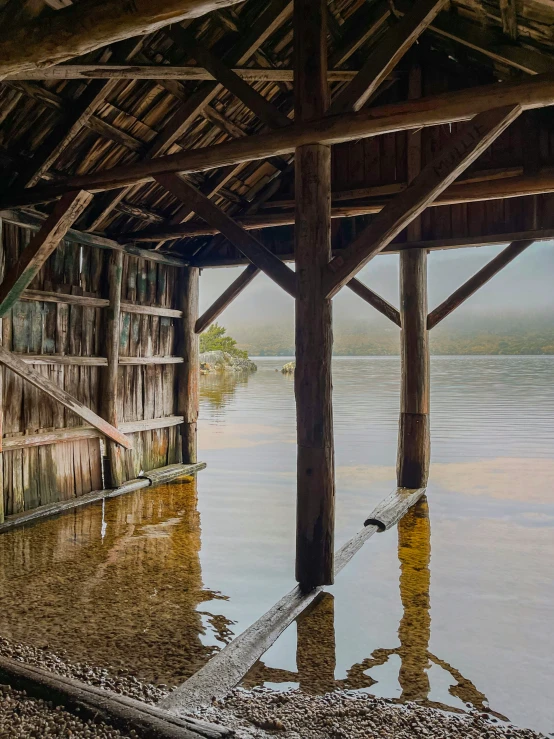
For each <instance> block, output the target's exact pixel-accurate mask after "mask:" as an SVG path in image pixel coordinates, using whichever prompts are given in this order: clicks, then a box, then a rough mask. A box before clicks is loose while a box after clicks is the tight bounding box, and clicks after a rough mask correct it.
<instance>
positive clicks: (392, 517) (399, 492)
mask: <svg viewBox="0 0 554 739" xmlns="http://www.w3.org/2000/svg"><path fill="white" fill-rule="evenodd" d="M424 495H425V488H416V489H415V490H412V489H410V488H397V489H396V490H393V492H392V493H391V494H390V495H389V497H388V498H385V500H382V501H381V503H379V505H378V506H377V507H376V508H374V509H373V511H372V512H371V513H370V514H369V516H368V517H367V518H366V520H365V522H364V526H377V528H378V529H379V531H387V530H388V529H391V528H392V527H393V526H396V524H397V523H398V522H399V521H400V519H401V518H402V517H403V516H404V514H405V513H406V512H407V511H409V510H410V508H411V507H412V506H413V505H415V504H416V503H417V501H418V500H419V499H420V498H422V497H423V496H424Z"/></svg>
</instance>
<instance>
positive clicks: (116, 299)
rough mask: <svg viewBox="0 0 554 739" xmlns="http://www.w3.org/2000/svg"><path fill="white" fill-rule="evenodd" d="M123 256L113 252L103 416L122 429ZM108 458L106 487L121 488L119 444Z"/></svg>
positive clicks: (109, 451)
mask: <svg viewBox="0 0 554 739" xmlns="http://www.w3.org/2000/svg"><path fill="white" fill-rule="evenodd" d="M123 256H124V255H123V252H122V251H115V250H114V251H112V252H111V254H110V260H109V265H108V298H109V301H110V304H109V306H108V307H107V308H106V312H107V317H108V320H107V326H106V356H107V358H108V366H107V367H106V369H105V370H104V382H103V388H102V392H103V414H104V418H105V419H106V421H108V423H111V424H112V426H115V427H116V428H117V425H118V421H119V419H118V375H119V372H118V370H119V342H120V326H121V283H122V280H123ZM106 451H107V455H108V466H109V467H108V476H109V478H110V479H109V480H107V482H106V484H107V485H109V486H110V487H117V486H118V485H121V484H122V483H123V482H125V471H124V460H123V454H124V452H123V450H122V449H121V447H120V446H119V444H115V443H114V442H113V441H110V440H109V439H106Z"/></svg>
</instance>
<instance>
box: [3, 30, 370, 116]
mask: <svg viewBox="0 0 554 739" xmlns="http://www.w3.org/2000/svg"><path fill="white" fill-rule="evenodd" d="M179 28H182V27H181V26H179ZM227 68H228V69H230V71H232V72H234V74H235V75H238V76H239V77H240V78H241V79H243V80H248V81H249V82H293V81H294V71H293V70H292V69H283V68H281V67H279V68H277V69H273V68H267V67H261V68H260V67H235V68H234V69H231V68H229V67H227ZM356 74H357V73H356V72H353V71H351V70H350V69H330V70H329V71H328V73H327V79H328V80H329V82H350V81H351V80H353V79H354V77H355V76H356ZM216 79H217V78H216V77H215V75H214V74H212V73H211V72H209V71H208V70H207V69H206V68H205V67H200V66H195V67H187V66H186V65H182V66H181V65H180V66H173V65H169V64H114V63H113V62H110V63H109V64H61V65H59V66H57V67H43V68H41V69H35V70H33V71H32V72H22V73H21V74H13V75H8V76H7V77H6V80H27V81H29V80H34V81H38V80H86V81H90V80H181V81H185V80H190V81H195V82H205V81H208V80H209V81H213V80H216ZM289 123H290V121H289Z"/></svg>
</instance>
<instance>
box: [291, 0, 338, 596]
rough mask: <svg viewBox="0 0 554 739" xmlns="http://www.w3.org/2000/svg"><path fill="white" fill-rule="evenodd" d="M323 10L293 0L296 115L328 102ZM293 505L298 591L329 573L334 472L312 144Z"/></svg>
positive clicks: (299, 195)
mask: <svg viewBox="0 0 554 739" xmlns="http://www.w3.org/2000/svg"><path fill="white" fill-rule="evenodd" d="M326 18H327V16H326V8H325V4H324V3H323V2H322V1H321V2H319V1H318V2H317V3H313V2H310V1H309V0H295V8H294V33H295V70H297V71H298V74H297V82H296V85H295V118H296V120H299V121H304V120H309V119H310V118H314V117H316V116H320V115H322V114H323V113H324V111H325V109H326V108H327V105H328V100H329V91H328V83H327V74H326V72H327V33H326ZM295 194H296V214H295V255H296V301H295V312H296V330H295V346H296V370H295V373H294V389H295V397H296V428H297V432H296V433H297V503H296V579H297V580H298V582H299V583H300V586H301V588H302V589H304V590H309V589H311V588H314V587H316V586H319V585H328V584H331V583H332V582H333V578H334V559H333V557H334V530H335V471H334V444H333V406H332V379H331V357H332V351H333V328H332V310H331V301H330V300H328V299H326V298H325V295H324V294H323V292H322V284H321V275H322V270H323V269H324V268H325V267H326V266H327V264H328V263H329V261H330V259H331V212H330V211H331V150H330V147H329V146H322V145H319V144H313V145H310V146H302V147H299V148H298V149H297V150H296V152H295Z"/></svg>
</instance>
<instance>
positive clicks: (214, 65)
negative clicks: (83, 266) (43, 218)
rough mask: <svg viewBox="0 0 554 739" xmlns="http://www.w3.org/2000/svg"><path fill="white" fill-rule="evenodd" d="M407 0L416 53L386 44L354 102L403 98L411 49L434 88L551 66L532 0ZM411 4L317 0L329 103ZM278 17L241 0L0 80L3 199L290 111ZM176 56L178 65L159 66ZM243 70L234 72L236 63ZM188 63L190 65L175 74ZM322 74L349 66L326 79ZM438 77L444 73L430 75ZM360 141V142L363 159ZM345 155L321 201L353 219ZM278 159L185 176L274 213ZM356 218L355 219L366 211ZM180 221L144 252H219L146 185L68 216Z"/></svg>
mask: <svg viewBox="0 0 554 739" xmlns="http://www.w3.org/2000/svg"><path fill="white" fill-rule="evenodd" d="M69 4H71V0H46V1H45V2H44V3H43V4H42V5H41V3H40V2H27V3H21V2H19V0H18V2H17V3H15V4H14V2H13V0H5V1H4V2H0V15H3V16H4V17H6V14H11V24H12V25H17V23H24V22H25V19H26V18H28V17H29V15H31V16H33V15H35V16H36V15H37V14H38V15H39V17H40V13H41V12H46V13H50V14H52V12H53V9H54V10H57V9H61V11H60V17H61V14H62V13H63V8H64V7H65V6H67V5H69ZM421 5H422V13H421V18H420V19H419V20H420V21H422V20H424V25H423V26H422V27H418V31H417V34H419V33H421V34H422V35H421V36H420V38H419V41H418V42H417V49H416V47H412V49H411V50H408V49H407V47H408V46H409V44H404V46H405V47H406V48H404V47H403V46H402V44H401V43H400V42H399V47H398V48H401V49H402V54H405V52H407V54H405V55H404V56H402V55H401V54H399V58H398V60H397V64H396V66H395V67H394V69H393V68H389V67H386V68H384V69H385V73H383V74H382V80H381V81H380V85H379V86H378V87H377V89H376V90H372V91H371V94H370V95H369V96H367V95H363V96H361V97H360V96H358V97H357V100H358V101H359V102H358V103H356V104H357V105H359V106H364V107H367V106H371V105H374V104H375V101H376V100H378V103H379V104H383V103H386V102H394V101H397V100H403V99H406V97H407V74H406V72H407V69H408V68H409V65H410V64H412V63H413V58H414V56H415V55H416V54H417V58H418V61H420V60H421V59H423V60H424V64H425V60H428V63H429V65H430V66H431V67H433V66H439V67H441V69H442V70H443V71H444V75H443V82H442V84H446V85H447V87H448V85H450V86H451V89H452V87H456V86H457V87H465V86H470V85H472V84H483V83H490V82H494V81H496V80H506V79H512V78H517V77H523V78H525V77H527V76H528V75H532V74H537V73H545V72H550V71H554V63H553V62H554V55H553V51H554V39H553V37H552V30H551V29H552V27H553V24H554V8H552V6H551V5H550V4H549V3H547V2H546V0H520V1H518V2H517V3H516V2H515V0H452V2H451V3H450V5H444V4H443V5H442V10H440V12H439V13H438V15H436V17H433V16H434V13H433V12H431V9H432V3H429V2H428V3H427V4H426V5H425V7H423V5H424V4H423V3H422V4H421ZM427 6H428V7H427ZM412 7H413V5H412V3H411V2H408V0H395V2H393V3H392V4H389V3H387V2H384V1H381V0H373V1H370V0H332V1H331V2H329V4H328V32H329V34H328V35H329V38H328V48H329V69H330V70H333V72H335V74H334V75H332V76H330V88H331V101H332V103H331V105H333V101H337V102H336V106H335V107H337V109H342V107H343V106H342V103H341V101H344V100H345V99H346V98H347V97H348V95H347V94H346V93H345V90H346V88H347V86H348V82H349V79H350V78H351V77H352V72H354V71H357V70H359V69H362V68H364V65H365V64H366V63H367V62H368V59H369V60H371V58H372V55H373V57H375V50H376V49H377V50H378V48H379V46H378V45H379V41H380V40H381V39H382V38H383V36H384V35H385V34H387V33H388V32H389V33H390V31H391V28H392V29H394V28H400V27H402V18H403V17H404V16H406V14H407V13H408V12H409V11H410V10H411V9H412ZM56 15H57V13H56ZM291 19H292V2H291V1H290V0H272V1H271V2H267V0H247V1H246V2H244V3H240V4H237V5H232V6H229V7H225V8H222V9H220V10H217V11H214V12H211V13H209V14H208V15H204V16H201V17H199V18H196V19H186V20H184V21H182V22H180V23H177V24H174V25H173V26H166V27H165V28H162V29H160V30H157V31H156V32H155V33H152V34H150V35H146V36H137V37H135V38H134V39H126V40H124V41H120V42H118V43H114V44H112V45H111V46H105V47H103V48H100V49H97V50H95V51H92V52H91V53H89V54H86V55H85V56H81V57H76V58H72V59H71V60H70V61H69V62H68V63H67V64H64V65H62V66H58V67H55V68H51V69H53V70H56V75H54V74H52V75H51V76H49V74H48V71H49V70H48V69H46V70H45V72H44V78H43V79H40V72H39V73H35V74H34V75H33V74H32V73H29V74H28V75H27V76H26V75H25V73H20V74H18V75H16V76H12V78H10V77H8V78H6V79H4V80H3V81H2V82H0V163H1V165H2V169H3V173H4V176H3V178H2V190H3V193H4V194H7V193H9V194H10V195H13V193H14V192H17V191H19V190H21V189H23V188H25V187H29V186H33V185H36V184H45V183H49V182H55V181H56V180H57V179H59V178H60V177H61V176H65V175H81V174H86V173H90V172H93V171H98V170H103V169H110V168H112V167H114V166H117V165H121V164H127V163H131V162H138V161H140V160H145V159H150V158H154V157H158V156H162V155H166V154H173V153H177V152H180V151H185V150H189V149H194V148H199V147H206V146H210V145H215V144H219V143H223V142H226V141H230V140H232V139H235V138H239V137H243V136H246V135H251V134H255V133H259V132H262V131H264V130H269V129H272V128H278V127H280V126H284V125H287V122H288V121H289V120H291V118H292V115H293V114H292V110H293V85H292V82H291V74H290V70H291V68H292V52H293V46H292V42H293V33H292V22H291ZM429 23H430V25H429ZM404 25H406V26H409V24H404ZM411 33H412V37H410V38H411V40H410V43H412V42H413V41H414V39H415V38H416V36H417V34H416V33H414V28H413V27H412V29H411ZM397 35H398V34H397ZM106 65H118V67H117V69H118V70H119V71H118V75H119V76H117V77H115V78H111V77H108V78H102V77H99V76H94V75H95V74H96V75H101V74H102V69H105V68H106ZM66 66H67V68H68V70H70V71H69V72H68V78H64V77H63V72H60V73H59V75H58V70H63V69H64V67H66ZM156 66H159V67H161V68H162V69H164V68H165V70H164V73H163V75H162V74H160V78H159V79H150V78H149V79H145V78H144V74H146V73H145V72H144V71H137V72H136V78H135V77H134V76H133V67H135V68H137V69H138V70H144V69H148V70H149V71H148V73H147V74H148V75H149V76H150V75H152V76H154V75H155V70H153V68H154V67H156ZM389 66H390V65H389ZM176 67H179V68H181V69H185V70H192V71H189V72H187V73H185V72H181V73H179V71H176V72H175V74H174V75H171V74H170V73H168V69H169V68H176ZM243 68H247V69H249V70H250V72H249V73H242V72H241V71H240V70H241V69H243ZM194 69H199V70H200V71H201V74H200V75H197V76H196V78H192V79H191V77H195V75H194V73H193V72H194ZM87 70H88V71H87ZM237 70H238V72H237ZM278 70H281V73H280V74H277V71H278ZM264 71H265V72H267V74H266V75H264ZM338 72H343V73H344V72H350V75H343V76H342V77H341V76H340V75H339V74H338ZM187 74H188V75H189V76H187ZM88 75H92V78H89V77H88ZM449 75H450V76H449ZM264 77H265V78H264ZM445 77H446V78H448V79H450V80H451V82H445V81H444V78H445ZM244 78H246V79H244ZM464 81H465V83H464ZM437 91H439V90H437ZM433 92H435V90H433ZM331 109H332V110H333V108H331ZM547 112H548V114H549V113H550V111H547ZM383 139H386V137H383ZM437 145H438V143H437ZM345 146H346V145H345ZM392 146H393V148H394V150H388V151H387V143H386V141H382V142H381V154H380V158H381V162H380V165H379V166H380V175H379V179H377V180H376V181H375V183H374V189H376V190H375V193H374V194H373V195H372V194H371V193H369V192H368V190H369V189H371V188H368V187H365V189H364V193H363V197H364V198H365V200H364V202H365V203H366V204H368V203H369V204H368V205H367V208H368V210H366V211H365V213H372V212H377V211H378V210H379V209H380V208H381V207H382V205H383V197H387V196H389V195H393V194H394V191H393V190H391V191H390V192H387V193H385V192H384V191H383V188H382V185H383V183H388V185H387V186H388V187H389V189H390V188H391V187H394V186H396V188H397V190H396V191H398V189H401V187H403V186H404V185H403V184H402V183H404V179H403V177H402V171H401V170H402V166H404V165H401V163H400V159H401V158H402V157H403V156H405V153H403V152H402V151H399V146H400V144H399V143H398V140H396V143H394V142H393V143H392ZM350 147H351V148H352V145H350ZM335 148H336V149H337V148H338V147H335ZM344 151H345V152H347V148H345V149H344ZM368 151H369V145H366V147H365V149H364V157H365V158H366V159H367V157H368V156H369V155H368ZM345 156H350V160H349V161H348V162H346V163H345V162H344V161H342V163H341V167H342V170H341V171H342V172H343V173H344V176H343V175H341V171H339V170H340V167H339V166H338V165H336V166H335V173H334V177H335V180H336V179H337V178H338V179H339V180H340V177H341V176H343V179H344V180H345V181H346V182H347V183H348V184H347V186H346V187H343V188H342V189H341V193H342V196H341V197H340V202H339V196H340V195H341V193H337V202H336V203H335V205H336V206H338V205H340V206H343V207H345V208H346V207H348V206H352V207H353V208H354V210H353V211H352V212H351V213H348V214H346V215H354V214H355V212H354V211H355V207H354V206H355V204H357V203H358V204H359V202H360V196H361V194H360V193H354V192H352V191H351V192H350V193H349V192H348V188H353V185H351V184H350V183H355V182H356V180H357V177H358V173H357V171H356V168H357V167H358V166H360V163H359V161H358V160H357V158H356V156H352V155H351V154H348V155H345ZM336 159H337V157H335V160H336ZM343 159H344V158H343ZM358 159H359V157H358ZM387 161H389V162H392V165H391V166H392V167H393V168H394V167H396V170H395V175H394V177H393V178H392V179H391V178H390V177H389V178H387V177H386V173H385V172H384V171H383V170H384V168H385V167H386V166H387V165H386V164H384V163H383V162H387ZM395 162H396V164H395ZM507 164H509V162H507ZM366 167H367V165H366ZM479 168H480V169H486V167H483V166H481V165H479ZM292 169H293V157H292V155H285V156H281V157H272V158H270V159H267V160H265V161H256V162H246V163H240V164H237V165H232V166H228V167H222V168H219V169H217V170H213V171H210V172H207V173H204V174H199V173H198V174H192V175H189V182H190V184H191V185H192V186H194V187H195V188H196V190H198V191H199V192H200V193H201V194H203V195H204V196H206V197H207V198H209V199H210V200H211V201H212V202H213V203H214V205H216V206H219V208H220V209H222V210H224V211H226V212H227V213H228V214H229V215H232V216H233V217H235V218H238V219H245V218H246V219H248V218H252V217H254V216H260V217H262V216H264V214H265V216H264V217H266V219H267V214H270V215H274V214H277V213H281V214H282V217H283V220H284V221H285V222H286V214H287V213H290V204H291V203H290V199H291V192H292V190H291V188H292V181H293V171H292ZM507 169H509V167H508V166H506V167H504V170H507ZM512 169H513V167H512ZM516 169H517V172H515V174H514V176H522V175H524V174H528V172H524V171H523V167H522V166H520V164H519V163H518V164H517V166H516ZM512 174H513V173H512ZM493 176H495V177H496V176H502V175H493V174H491V175H490V176H489V175H486V176H485V179H486V180H489V179H491V178H492V177H493ZM391 183H392V184H391ZM489 184H490V183H489ZM379 186H381V191H379ZM543 191H544V189H543ZM446 194H448V191H447V193H446ZM368 198H369V201H368ZM0 202H1V193H0ZM456 202H458V201H456ZM372 203H375V206H373V207H374V209H373V210H371V207H372ZM272 206H277V207H279V206H280V209H279V210H275V208H272ZM51 208H52V205H51V204H50V205H44V206H36V207H35V210H36V211H37V212H42V213H47V212H49V211H50V210H51ZM439 210H441V209H439ZM360 212H361V211H360ZM340 215H345V213H341V214H340ZM364 217H365V218H366V221H364V223H365V224H367V217H368V216H367V215H366V216H364ZM185 222H190V231H191V234H190V237H189V238H173V239H172V240H171V241H166V240H165V239H162V238H160V240H159V241H157V242H156V241H152V242H149V243H148V244H147V248H154V249H157V248H160V247H161V248H162V250H164V251H167V250H171V251H172V252H173V253H176V254H183V255H185V256H186V257H187V258H191V257H192V258H194V257H201V258H203V259H204V260H205V259H206V257H207V256H208V255H211V258H212V259H213V262H214V263H216V262H217V255H218V254H221V255H225V254H227V251H228V244H227V243H226V242H225V239H224V237H223V236H222V235H220V234H217V235H215V236H213V235H212V234H210V233H200V234H199V233H198V232H199V231H200V232H202V231H203V230H204V232H205V231H206V230H207V231H209V229H206V228H205V226H206V223H205V221H202V220H201V219H200V218H199V217H198V216H196V215H195V214H194V213H193V212H192V210H191V208H190V205H187V203H186V202H185V203H183V202H182V200H180V199H177V198H175V197H174V195H173V194H171V193H170V192H168V191H167V189H166V188H164V187H161V186H160V184H159V183H158V182H148V183H143V184H137V185H134V186H130V187H126V188H120V189H119V190H111V191H108V192H105V193H98V194H96V195H95V196H94V200H93V203H92V205H90V206H89V208H88V209H87V211H86V212H85V214H84V215H83V216H82V217H81V218H80V220H79V221H78V224H77V228H79V229H80V230H85V231H94V232H99V233H105V234H108V235H110V236H117V237H118V238H122V237H123V238H124V235H125V234H126V233H133V232H137V231H139V232H140V231H144V229H145V228H151V229H158V230H159V231H160V232H161V233H162V234H163V233H164V230H165V231H167V228H168V227H175V226H178V225H179V224H183V223H185ZM344 228H346V227H344ZM512 230H516V228H515V226H514V228H513V229H512ZM184 235H185V234H183V236H184ZM226 250H227V251H226ZM222 258H223V257H222Z"/></svg>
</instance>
